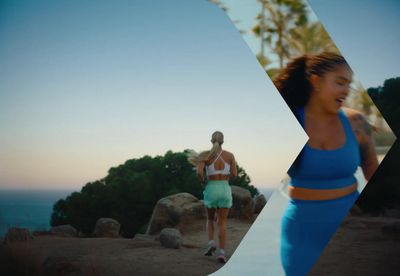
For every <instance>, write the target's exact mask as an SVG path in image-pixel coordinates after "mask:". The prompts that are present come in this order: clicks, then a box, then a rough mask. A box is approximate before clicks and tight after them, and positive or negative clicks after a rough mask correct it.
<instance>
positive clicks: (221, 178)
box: [208, 174, 229, 180]
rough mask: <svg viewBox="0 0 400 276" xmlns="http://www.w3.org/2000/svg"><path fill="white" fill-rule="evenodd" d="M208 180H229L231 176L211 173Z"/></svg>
mask: <svg viewBox="0 0 400 276" xmlns="http://www.w3.org/2000/svg"><path fill="white" fill-rule="evenodd" d="M208 180H229V176H227V175H223V174H216V175H209V176H208Z"/></svg>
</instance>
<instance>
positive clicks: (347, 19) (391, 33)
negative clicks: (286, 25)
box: [222, 0, 400, 88]
mask: <svg viewBox="0 0 400 276" xmlns="http://www.w3.org/2000/svg"><path fill="white" fill-rule="evenodd" d="M222 2H223V3H224V4H225V6H226V7H227V8H228V14H229V16H230V17H231V19H232V20H234V21H235V22H236V25H237V27H238V28H239V29H241V30H244V31H246V33H245V34H244V35H243V38H244V39H245V40H246V42H247V44H248V45H249V47H250V48H251V49H252V51H253V52H254V53H258V52H259V51H260V42H259V39H258V38H257V37H255V36H254V35H253V34H252V32H251V29H252V28H253V26H255V25H256V24H257V21H256V19H255V17H256V16H257V14H259V13H260V9H261V7H260V4H259V2H258V1H257V0H248V1H242V0H222ZM308 3H309V5H310V7H311V11H310V15H311V19H312V20H319V21H320V22H321V23H322V24H323V25H324V27H325V29H326V30H327V31H328V33H329V34H330V36H331V38H332V39H333V41H334V42H335V44H336V45H337V46H338V48H339V49H340V51H341V53H342V54H343V55H344V56H345V58H346V59H347V60H348V62H349V63H350V65H351V66H352V68H353V71H354V72H355V76H356V77H357V78H358V79H359V80H360V81H361V83H362V84H363V86H364V87H365V88H368V87H376V86H379V85H382V84H383V81H384V80H385V79H387V78H391V77H397V76H399V75H400V74H399V69H398V68H399V66H398V60H399V58H398V57H397V56H398V54H399V53H398V49H399V46H400V33H399V31H398V26H400V1H398V0H385V1H380V0H351V1H348V0H337V1H326V0H308Z"/></svg>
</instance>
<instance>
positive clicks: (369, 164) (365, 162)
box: [351, 112, 379, 181]
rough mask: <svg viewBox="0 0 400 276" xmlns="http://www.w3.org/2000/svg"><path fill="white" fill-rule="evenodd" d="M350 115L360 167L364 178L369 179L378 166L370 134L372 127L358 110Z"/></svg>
mask: <svg viewBox="0 0 400 276" xmlns="http://www.w3.org/2000/svg"><path fill="white" fill-rule="evenodd" d="M351 117H352V120H351V121H352V124H353V128H354V132H355V134H356V136H357V138H358V142H359V144H360V152H361V168H362V171H363V173H364V176H365V179H366V180H367V181H369V180H370V179H371V177H372V175H373V174H374V173H375V171H376V169H377V168H378V166H379V162H378V158H377V155H376V151H375V143H374V139H373V136H372V127H371V125H370V124H369V123H368V121H367V119H366V118H365V116H363V115H362V114H361V113H359V112H357V113H354V114H353V115H352V116H351Z"/></svg>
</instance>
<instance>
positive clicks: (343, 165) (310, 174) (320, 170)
mask: <svg viewBox="0 0 400 276" xmlns="http://www.w3.org/2000/svg"><path fill="white" fill-rule="evenodd" d="M297 115H298V118H299V121H300V124H301V125H302V126H303V128H305V127H304V107H303V108H301V109H299V110H298V114H297ZM339 119H340V121H341V123H342V125H343V128H344V132H345V136H346V142H345V143H344V145H343V146H341V147H340V148H337V149H333V150H322V149H316V148H312V147H310V146H309V145H308V143H307V144H306V145H305V146H304V148H303V150H302V151H301V153H300V154H299V156H298V158H297V160H296V161H295V162H294V163H293V164H292V166H291V167H290V169H289V171H288V174H289V176H290V177H291V183H290V184H291V185H292V186H294V187H301V188H309V189H336V188H342V187H346V186H349V185H351V184H353V183H355V182H357V179H356V178H355V176H354V173H355V172H356V170H357V167H358V166H360V163H361V157H360V149H359V144H358V141H357V139H356V136H355V135H354V133H353V130H352V128H351V125H350V122H349V120H348V119H347V117H346V115H345V114H344V112H343V110H342V109H340V110H339Z"/></svg>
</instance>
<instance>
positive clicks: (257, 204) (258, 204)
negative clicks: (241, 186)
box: [254, 194, 267, 214]
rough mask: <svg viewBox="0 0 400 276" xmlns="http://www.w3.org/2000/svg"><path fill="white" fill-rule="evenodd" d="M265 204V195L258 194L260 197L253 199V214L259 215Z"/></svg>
mask: <svg viewBox="0 0 400 276" xmlns="http://www.w3.org/2000/svg"><path fill="white" fill-rule="evenodd" d="M265 204H267V199H266V198H265V195H263V194H260V195H258V196H256V197H255V198H254V213H256V214H259V213H261V211H262V209H263V208H264V206H265Z"/></svg>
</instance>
